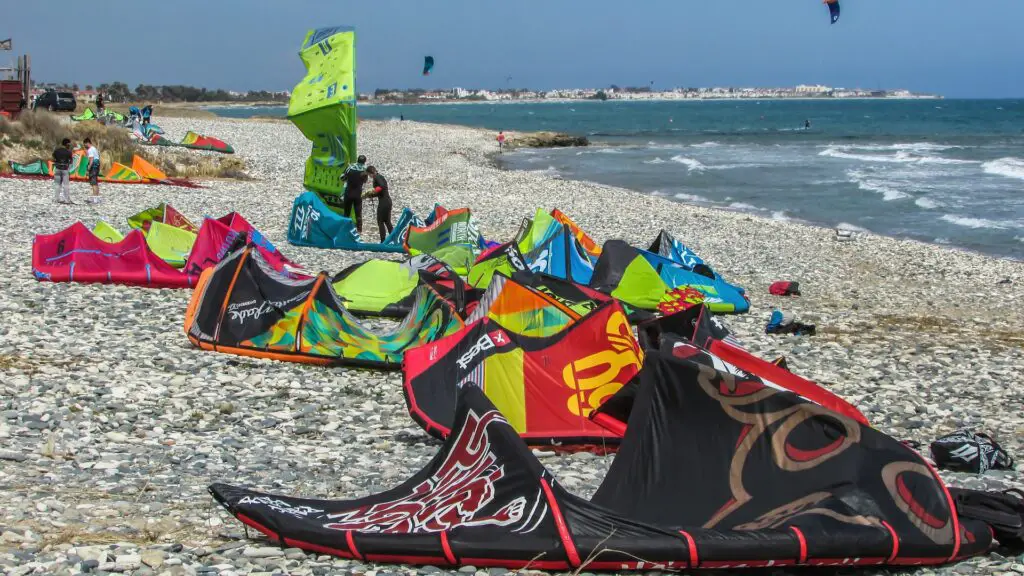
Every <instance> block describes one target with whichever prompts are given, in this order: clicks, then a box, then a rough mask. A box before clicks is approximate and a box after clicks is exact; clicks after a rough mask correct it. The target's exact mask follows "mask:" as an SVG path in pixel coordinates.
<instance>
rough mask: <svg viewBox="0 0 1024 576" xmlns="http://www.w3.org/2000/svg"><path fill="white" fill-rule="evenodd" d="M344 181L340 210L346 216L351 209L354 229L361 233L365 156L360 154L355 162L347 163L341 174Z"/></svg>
mask: <svg viewBox="0 0 1024 576" xmlns="http://www.w3.org/2000/svg"><path fill="white" fill-rule="evenodd" d="M341 181H342V182H344V183H345V195H344V196H343V197H342V201H341V212H342V214H343V215H345V216H348V215H349V214H351V213H352V212H353V211H354V212H355V214H354V215H353V216H354V218H352V219H353V220H355V222H356V230H358V231H359V233H360V234H362V233H363V184H366V156H360V157H359V158H357V159H356V163H355V164H349V165H348V168H345V172H344V173H342V175H341Z"/></svg>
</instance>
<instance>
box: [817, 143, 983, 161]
mask: <svg viewBox="0 0 1024 576" xmlns="http://www.w3.org/2000/svg"><path fill="white" fill-rule="evenodd" d="M893 146H904V147H903V148H896V147H893ZM893 146H829V147H827V148H825V149H824V150H822V151H821V152H818V156H825V157H829V158H840V159H843V160H858V161H861V162H881V163H887V164H946V165H963V164H978V161H977V160H961V159H959V158H943V157H942V156H929V155H927V154H923V152H925V151H930V150H946V149H948V148H952V147H951V146H933V147H925V145H923V144H922V145H919V146H918V147H917V148H914V147H913V146H915V145H910V144H907V145H899V144H896V145H893ZM865 151H867V152H871V151H873V152H883V151H893V152H895V154H891V155H889V154H865V153H864V152H865Z"/></svg>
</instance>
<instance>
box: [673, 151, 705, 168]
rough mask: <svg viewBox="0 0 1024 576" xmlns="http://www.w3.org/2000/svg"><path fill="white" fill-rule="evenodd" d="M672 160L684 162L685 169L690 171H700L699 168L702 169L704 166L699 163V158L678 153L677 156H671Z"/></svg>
mask: <svg viewBox="0 0 1024 576" xmlns="http://www.w3.org/2000/svg"><path fill="white" fill-rule="evenodd" d="M672 161H673V162H678V163H680V164H685V165H686V169H687V170H690V171H700V170H703V169H704V168H706V166H704V165H703V164H701V162H700V160H695V159H693V158H687V157H686V156H683V155H682V154H680V155H678V156H673V157H672Z"/></svg>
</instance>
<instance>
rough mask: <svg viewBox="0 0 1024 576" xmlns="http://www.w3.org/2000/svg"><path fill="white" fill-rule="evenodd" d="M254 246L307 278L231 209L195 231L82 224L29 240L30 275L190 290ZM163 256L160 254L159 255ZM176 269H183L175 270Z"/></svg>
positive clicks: (273, 263)
mask: <svg viewBox="0 0 1024 576" xmlns="http://www.w3.org/2000/svg"><path fill="white" fill-rule="evenodd" d="M246 244H252V245H254V246H255V247H256V249H257V250H258V251H259V252H260V253H261V254H262V255H263V257H264V258H263V260H264V261H266V262H268V267H270V268H272V269H274V270H278V271H280V272H282V274H286V275H287V276H288V277H290V278H293V279H298V278H305V276H303V275H302V274H300V273H297V272H294V271H293V270H294V269H296V268H297V267H296V266H295V265H294V264H292V263H291V262H290V261H289V260H288V259H287V258H285V257H284V256H283V255H281V253H280V252H278V251H277V249H276V248H274V246H273V244H270V243H269V242H267V241H266V239H265V238H263V236H262V235H261V234H260V233H259V232H258V231H256V230H255V229H253V228H252V226H251V225H250V224H249V223H248V222H246V221H245V219H244V218H242V217H240V216H238V215H237V214H234V213H231V214H228V215H226V216H223V217H221V218H220V219H218V220H213V219H211V218H207V219H205V220H204V221H203V225H202V227H201V228H200V229H199V233H198V235H195V236H193V235H192V233H191V232H189V231H188V230H185V229H183V228H179V227H174V226H171V225H168V224H163V223H161V222H155V221H151V222H150V226H149V230H148V232H146V233H143V231H142V230H141V229H132V230H131V231H130V232H129V233H128V234H125V235H123V236H122V235H121V233H120V232H118V231H117V230H116V229H114V228H113V227H112V226H110V225H109V224H106V223H99V224H97V226H96V233H94V232H92V231H90V230H89V229H88V228H86V227H85V225H84V224H82V223H81V222H76V223H75V224H72V225H71V226H70V227H68V228H66V229H64V230H62V231H60V232H57V233H55V234H39V235H36V237H35V238H34V239H33V241H32V273H33V274H34V275H35V277H36V279H38V280H40V281H44V280H45V281H49V282H99V283H103V284H127V285H131V286H146V287H151V288H190V287H192V286H195V285H196V283H197V281H198V280H199V274H200V273H201V272H202V271H203V270H205V269H206V268H209V267H211V266H215V265H216V264H217V263H218V262H220V261H221V259H222V258H223V257H224V256H225V255H226V254H228V253H229V252H230V251H231V250H233V249H234V248H237V247H239V246H245V245H246ZM161 256H163V258H161ZM177 268H181V270H178V269H177Z"/></svg>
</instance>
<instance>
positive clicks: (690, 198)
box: [672, 192, 709, 202]
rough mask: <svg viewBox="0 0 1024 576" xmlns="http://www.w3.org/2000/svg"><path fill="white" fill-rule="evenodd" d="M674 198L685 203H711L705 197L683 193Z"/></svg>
mask: <svg viewBox="0 0 1024 576" xmlns="http://www.w3.org/2000/svg"><path fill="white" fill-rule="evenodd" d="M672 197H673V198H675V199H676V200H682V201H684V202H709V200H708V199H707V198H705V197H703V196H698V195H696V194H685V193H683V192H680V193H678V194H673V195H672Z"/></svg>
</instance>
